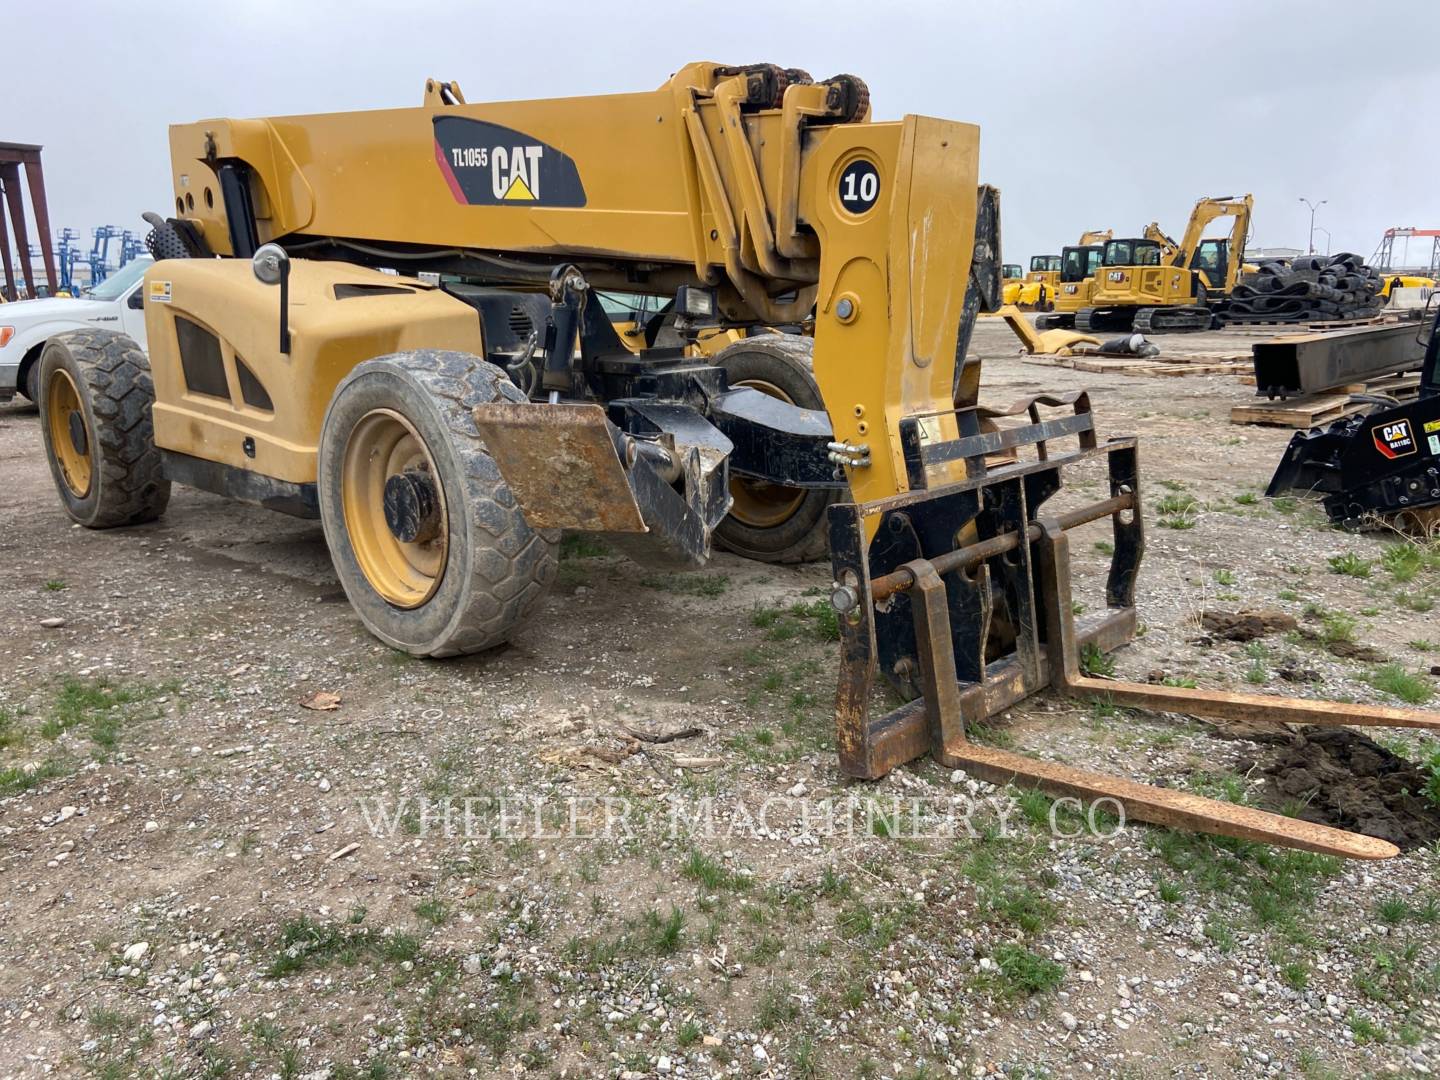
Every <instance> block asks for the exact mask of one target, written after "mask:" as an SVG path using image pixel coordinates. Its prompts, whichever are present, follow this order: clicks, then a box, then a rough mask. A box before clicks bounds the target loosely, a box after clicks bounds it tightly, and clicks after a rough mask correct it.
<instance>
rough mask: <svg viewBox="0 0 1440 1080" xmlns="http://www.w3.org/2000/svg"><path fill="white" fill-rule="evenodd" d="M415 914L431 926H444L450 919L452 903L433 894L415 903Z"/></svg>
mask: <svg viewBox="0 0 1440 1080" xmlns="http://www.w3.org/2000/svg"><path fill="white" fill-rule="evenodd" d="M415 914H416V915H418V916H420V918H422V919H424V920H425V921H426V922H427V923H429V924H430V925H431V926H444V925H445V924H446V923H447V922H449V921H450V905H449V904H447V903H445V901H443V900H441V899H439V898H437V897H433V896H432V897H429V898H427V899H425V900H421V901H420V903H418V904H416V905H415Z"/></svg>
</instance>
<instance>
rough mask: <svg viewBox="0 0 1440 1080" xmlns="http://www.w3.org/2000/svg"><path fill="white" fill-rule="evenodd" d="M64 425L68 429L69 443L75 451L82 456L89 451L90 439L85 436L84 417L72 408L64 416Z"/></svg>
mask: <svg viewBox="0 0 1440 1080" xmlns="http://www.w3.org/2000/svg"><path fill="white" fill-rule="evenodd" d="M65 426H66V427H67V428H68V429H69V431H70V445H71V446H73V447H74V448H75V453H77V454H79V455H80V456H81V457H84V456H85V455H86V454H88V453H89V452H90V440H89V439H88V438H86V436H85V417H83V416H81V415H80V413H79V412H78V411H77V410H74V409H72V410H70V415H69V416H67V417H66V418H65Z"/></svg>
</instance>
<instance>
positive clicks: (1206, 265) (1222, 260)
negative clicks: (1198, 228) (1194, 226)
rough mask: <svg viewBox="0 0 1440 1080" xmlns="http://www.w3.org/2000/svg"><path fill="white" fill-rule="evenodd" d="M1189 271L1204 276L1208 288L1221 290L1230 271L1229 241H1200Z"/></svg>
mask: <svg viewBox="0 0 1440 1080" xmlns="http://www.w3.org/2000/svg"><path fill="white" fill-rule="evenodd" d="M1190 269H1191V270H1198V271H1200V272H1201V273H1202V274H1204V275H1205V283H1206V285H1207V286H1208V287H1209V288H1211V289H1223V288H1224V287H1225V279H1226V276H1227V274H1228V271H1229V269H1230V241H1229V239H1228V238H1227V239H1218V240H1201V241H1200V246H1199V247H1197V248H1196V249H1195V256H1194V258H1192V259H1191V260H1190Z"/></svg>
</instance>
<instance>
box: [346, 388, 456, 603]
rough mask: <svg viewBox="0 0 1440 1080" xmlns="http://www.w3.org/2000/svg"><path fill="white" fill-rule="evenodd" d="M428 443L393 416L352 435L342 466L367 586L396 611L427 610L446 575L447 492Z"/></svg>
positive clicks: (368, 419)
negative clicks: (422, 607)
mask: <svg viewBox="0 0 1440 1080" xmlns="http://www.w3.org/2000/svg"><path fill="white" fill-rule="evenodd" d="M438 476H439V473H438V470H437V469H436V467H435V461H434V458H432V457H431V455H430V450H429V448H428V447H427V446H426V445H425V440H424V439H422V438H421V437H420V433H419V432H418V431H417V430H416V429H415V426H414V425H413V424H412V423H411V422H410V421H409V420H408V419H407V418H406V417H405V416H403V415H402V414H401V413H398V412H396V411H395V410H393V409H374V410H372V411H371V412H369V413H366V414H365V415H364V416H362V417H361V418H360V419H359V420H358V421H357V422H356V424H355V427H354V428H353V429H352V430H351V432H350V437H349V439H348V441H347V442H346V445H345V450H344V454H343V458H342V461H341V467H340V497H341V506H342V511H343V513H344V516H345V531H346V533H347V535H348V536H349V539H350V544H351V547H352V548H353V550H354V552H355V561H356V562H357V563H358V564H359V566H360V571H361V573H363V574H364V575H365V579H366V581H368V582H369V583H370V586H371V587H372V588H373V589H374V590H375V591H376V592H377V593H378V594H379V595H380V596H381V597H382V598H383V599H384V600H385V601H386V602H387V603H390V604H393V605H394V606H395V607H398V608H417V607H419V606H420V605H422V604H424V603H425V602H426V601H427V600H429V599H430V597H431V596H433V595H434V594H435V590H436V589H438V588H439V587H440V581H441V579H442V578H443V577H444V574H445V561H446V550H447V545H448V533H449V525H448V520H449V519H448V518H447V516H446V508H445V493H444V489H443V488H442V487H441V485H440V484H439V482H438Z"/></svg>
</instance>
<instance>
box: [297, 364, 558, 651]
mask: <svg viewBox="0 0 1440 1080" xmlns="http://www.w3.org/2000/svg"><path fill="white" fill-rule="evenodd" d="M502 400H503V401H515V402H524V401H525V395H524V394H522V393H521V392H520V391H519V390H518V389H517V388H516V387H515V385H514V384H513V383H511V382H510V380H509V379H508V378H507V377H506V376H505V373H504V372H503V371H501V370H500V369H499V368H497V367H495V366H494V365H492V364H487V363H486V362H485V361H483V360H481V359H480V358H479V357H476V356H471V355H470V354H468V353H460V352H446V351H441V350H434V349H422V350H417V351H415V352H406V353H395V354H393V355H391V356H382V357H379V358H377V359H374V360H367V361H366V362H365V363H363V364H360V365H359V366H357V367H356V368H355V370H354V371H352V372H351V373H350V374H349V375H347V376H346V377H345V378H344V379H343V380H341V382H340V385H339V386H338V387H336V389H335V394H334V396H333V397H332V398H331V399H330V406H329V408H328V409H327V410H326V412H325V421H324V425H323V426H322V428H321V431H320V460H319V492H318V494H319V502H320V518H321V522H322V523H323V525H324V527H325V539H326V542H327V543H328V544H329V546H330V555H331V558H332V559H333V560H334V563H335V571H336V573H337V574H338V575H339V578H340V583H341V585H342V586H344V589H345V594H346V596H348V597H349V599H350V603H351V605H352V606H353V607H354V608H355V611H356V612H357V613H358V614H359V616H360V619H361V621H362V622H364V624H365V626H366V627H367V628H368V629H369V630H370V632H371V633H372V634H374V635H375V636H376V637H378V638H379V639H380V640H381V641H383V642H385V643H386V644H387V645H390V646H392V647H394V648H396V649H403V650H404V651H406V652H408V653H411V654H412V655H415V656H433V657H442V656H457V655H460V654H462V653H473V652H479V651H481V650H483V649H489V648H492V647H493V646H496V645H499V644H501V643H502V642H504V641H506V640H508V639H509V638H510V636H511V635H512V634H514V633H515V631H516V630H517V629H518V628H519V627H520V626H521V624H523V623H524V622H525V620H526V619H527V618H529V617H530V616H531V615H532V614H533V613H534V611H535V609H536V608H537V607H538V606H539V604H540V601H541V599H542V597H543V596H544V595H545V592H546V590H547V589H548V588H549V586H550V583H551V582H553V581H554V580H555V574H556V565H557V564H556V548H557V546H558V544H559V536H558V534H556V533H554V532H551V531H536V530H534V529H531V528H530V526H529V525H527V524H526V523H525V518H524V516H523V515H522V513H521V512H520V507H519V505H518V504H517V503H516V501H515V497H514V495H512V494H511V492H510V489H509V487H508V486H506V484H505V481H504V479H503V478H502V477H501V476H500V470H499V469H498V468H497V467H496V465H495V462H494V460H493V459H492V458H491V457H490V455H489V454H488V453H486V451H485V446H484V444H483V443H482V442H481V440H480V434H479V432H478V431H477V430H476V428H475V421H474V418H473V416H472V410H473V409H474V407H475V406H476V405H481V404H485V403H488V402H493V401H502ZM395 477H399V478H400V479H399V481H392V478H395ZM397 484H400V487H398V488H397ZM417 485H418V487H417ZM417 495H418V497H417ZM401 496H404V498H401ZM387 502H388V503H389V504H390V505H389V506H388V507H387V505H386V504H387ZM401 502H404V504H405V505H406V506H408V507H409V508H410V509H409V510H405V511H403V512H402V511H400V510H397V506H398V505H399V504H400V503H401ZM416 508H418V509H419V511H424V512H420V513H416V512H412V511H415V510H416ZM392 515H398V516H397V517H392ZM407 515H408V516H407ZM401 518H404V519H405V522H406V524H402V525H401V526H400V529H401V533H400V535H399V536H397V534H396V532H395V531H394V529H393V528H392V522H393V521H398V520H400V519H401ZM417 530H418V531H417ZM403 536H412V539H411V540H409V541H407V540H405V539H402V538H401V537H403Z"/></svg>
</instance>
